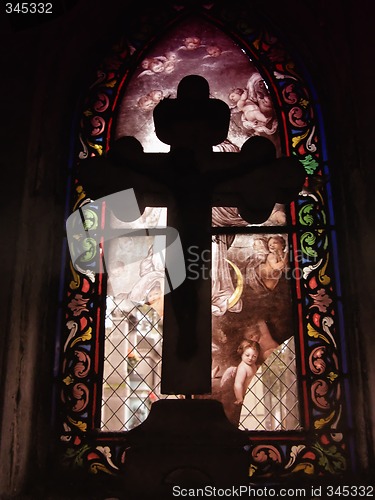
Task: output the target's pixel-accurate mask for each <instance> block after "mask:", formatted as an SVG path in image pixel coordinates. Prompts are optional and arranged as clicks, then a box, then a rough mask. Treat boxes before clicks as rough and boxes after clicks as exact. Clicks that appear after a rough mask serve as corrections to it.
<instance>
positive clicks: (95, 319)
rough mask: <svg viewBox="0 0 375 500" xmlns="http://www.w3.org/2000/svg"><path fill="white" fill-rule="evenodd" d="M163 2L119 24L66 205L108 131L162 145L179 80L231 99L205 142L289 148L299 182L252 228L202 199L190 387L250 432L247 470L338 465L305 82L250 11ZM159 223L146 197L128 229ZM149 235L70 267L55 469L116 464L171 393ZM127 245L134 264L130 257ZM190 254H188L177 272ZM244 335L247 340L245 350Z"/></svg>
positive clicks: (339, 430) (318, 143) (293, 471)
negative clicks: (202, 345) (207, 257)
mask: <svg viewBox="0 0 375 500" xmlns="http://www.w3.org/2000/svg"><path fill="white" fill-rule="evenodd" d="M161 10H162V12H161V14H162V15H160V16H159V17H158V18H157V19H156V20H155V19H154V20H153V22H152V23H151V21H150V18H148V17H147V13H146V14H145V15H144V16H143V21H142V22H143V23H146V24H147V22H150V26H149V27H150V36H149V37H147V40H146V39H145V37H144V33H143V32H142V31H141V29H140V25H137V23H136V22H135V23H133V24H132V26H131V27H128V28H126V27H125V28H124V30H125V31H126V34H125V35H124V37H123V38H121V39H119V41H118V43H117V44H116V45H115V46H113V47H112V52H111V53H110V54H109V56H108V58H107V59H105V61H104V62H103V65H102V67H101V68H99V70H98V72H97V74H96V76H95V78H93V82H92V85H91V86H90V89H89V90H88V93H87V99H86V101H85V103H84V106H83V109H82V114H81V116H80V130H79V138H78V140H77V148H76V157H75V159H74V162H73V163H74V169H75V170H74V172H73V173H74V190H75V196H74V197H73V201H72V202H71V208H72V210H74V209H76V208H77V207H81V208H82V209H83V210H84V207H85V205H87V203H88V201H89V198H88V196H89V193H85V192H84V191H83V188H82V186H81V185H80V182H79V164H80V162H83V161H85V159H86V158H89V157H95V156H98V157H99V156H102V155H104V154H105V152H106V151H107V150H108V148H109V146H110V144H111V141H113V140H115V139H117V138H119V137H122V136H124V135H130V136H134V137H136V138H137V139H138V140H139V141H140V142H141V143H142V145H143V147H144V150H145V152H146V153H147V152H163V151H164V152H165V151H167V150H168V147H167V146H166V145H164V144H163V143H161V142H160V141H159V140H158V139H157V137H156V135H155V133H154V128H153V121H152V111H153V109H154V108H155V106H156V105H157V104H158V103H159V102H160V101H161V100H162V99H167V98H174V97H175V96H176V89H177V85H178V82H179V81H180V80H181V79H182V78H183V77H184V76H185V75H188V74H200V75H202V76H204V77H205V78H206V79H207V81H208V82H209V84H210V92H211V97H215V98H218V99H221V100H223V101H224V102H226V103H227V104H228V106H229V107H230V109H231V121H230V128H229V133H228V137H227V139H226V140H225V141H224V142H223V143H221V144H219V145H218V146H216V151H221V152H223V153H224V152H237V151H239V150H240V148H241V147H242V145H243V144H244V142H245V140H246V139H248V138H249V137H252V136H263V137H266V138H268V139H269V140H270V141H271V142H272V144H273V146H274V148H275V150H276V152H277V155H278V156H282V155H287V156H291V155H295V156H296V157H297V158H298V159H299V160H300V162H301V163H302V164H303V166H304V167H305V171H306V183H305V185H304V186H303V188H302V190H301V193H300V196H299V197H298V200H296V202H294V203H291V204H290V205H288V206H284V205H276V206H275V207H274V209H273V211H272V213H271V214H270V217H269V219H268V220H267V221H265V222H264V223H262V224H249V223H247V222H246V221H244V219H243V218H242V217H241V214H240V213H239V211H238V209H237V208H235V207H232V206H225V205H224V206H215V207H214V208H213V212H212V252H211V253H212V268H211V269H209V271H210V272H211V274H212V325H213V328H212V339H213V344H212V382H213V383H212V394H211V395H207V396H200V397H214V398H217V399H219V400H220V401H222V402H223V405H224V408H225V411H226V413H227V416H228V418H229V419H230V420H231V421H233V422H234V423H235V424H236V425H238V426H239V428H240V429H242V430H244V431H245V432H248V433H249V437H251V443H250V441H249V453H250V455H251V461H252V465H251V469H250V476H251V477H252V479H254V480H257V479H259V480H260V479H262V478H264V477H266V476H267V475H268V473H269V471H270V470H271V471H275V472H278V473H281V474H282V475H284V476H292V477H293V476H296V477H297V476H301V475H309V476H311V475H313V476H318V475H325V476H332V475H333V476H337V475H340V474H342V473H343V472H344V471H346V470H348V469H349V468H350V467H353V460H352V457H351V456H350V453H351V450H352V448H351V446H350V438H349V433H348V429H349V427H350V413H349V407H348V405H347V402H348V398H349V394H348V389H347V379H346V376H347V367H346V358H345V342H344V336H343V335H344V330H343V320H342V304H341V290H340V283H339V273H338V268H337V255H336V254H337V244H336V236H335V234H336V233H335V226H334V223H335V221H334V216H333V208H332V201H331V191H330V184H329V181H328V163H327V153H326V149H325V143H324V130H323V124H322V118H321V112H320V108H319V104H318V101H317V98H316V96H315V94H314V89H313V87H312V85H311V83H310V82H309V80H308V76H306V75H307V74H306V72H305V70H304V69H303V67H302V66H301V65H297V64H296V62H295V61H294V60H293V59H292V57H291V55H290V54H289V52H288V51H287V49H286V48H285V46H284V45H283V43H282V41H281V39H280V38H279V37H278V36H276V35H275V34H274V33H271V32H269V31H268V29H267V28H266V27H265V26H264V27H260V24H259V23H256V24H255V23H254V21H253V19H252V18H251V16H250V13H249V14H248V15H247V14H246V12H245V11H244V10H241V11H238V12H237V11H236V9H232V8H231V9H230V10H229V8H228V10H227V9H226V8H223V7H219V6H215V4H212V5H210V6H209V7H208V6H205V7H202V8H198V7H197V8H195V9H193V10H192V11H191V10H190V9H189V8H186V9H182V10H175V9H173V8H172V7H170V8H167V7H165V8H163V9H161ZM244 12H245V14H246V15H245V14H244ZM147 20H148V21H147ZM158 23H160V25H158ZM136 26H138V28H137V27H136ZM153 30H154V34H151V32H152V31H153ZM161 32H162V33H163V34H162V36H160V33H161ZM269 182H270V188H271V186H272V184H271V183H272V179H270V180H269ZM90 210H91V211H92V212H93V214H94V215H92V219H93V220H94V221H95V224H97V227H100V226H101V225H103V224H114V225H115V226H116V224H117V225H120V226H121V221H120V222H119V221H118V220H117V221H116V220H115V219H114V218H113V217H112V219H111V215H110V214H108V213H106V212H105V207H102V206H99V204H98V206H97V207H95V204H94V207H93V205H92V204H90ZM167 220H168V214H167V210H166V208H165V207H148V208H147V209H146V211H145V213H144V214H143V215H142V220H139V221H136V222H135V224H136V225H137V224H138V225H139V224H141V225H142V224H143V227H155V225H157V224H162V225H164V226H165V224H166V223H167ZM138 227H139V226H138ZM81 236H82V235H81ZM79 237H80V236H79V235H77V238H78V239H79ZM87 244H88V245H89V242H87ZM153 245H154V242H153V241H152V239H150V237H144V238H143V239H142V238H138V239H133V240H132V239H131V238H130V239H129V238H128V239H126V240H125V239H123V240H122V239H121V238H119V239H118V240H116V241H115V242H113V243H111V248H110V252H109V255H110V258H109V260H108V262H107V263H106V274H104V273H101V274H94V273H93V272H92V271H90V259H93V260H94V259H98V257H99V255H100V252H99V251H95V250H93V251H92V252H91V253H90V252H89V251H88V252H87V254H86V260H87V262H86V263H85V266H84V267H82V269H81V272H80V271H79V270H78V271H77V269H74V268H73V266H72V264H70V265H69V275H68V278H67V295H66V297H67V300H66V309H65V311H64V312H65V319H64V325H63V326H64V331H63V332H62V334H61V346H62V349H61V364H60V369H59V372H58V374H57V376H58V377H60V383H61V387H62V390H61V393H60V399H61V405H60V406H61V412H60V414H61V422H60V423H61V437H60V439H61V442H62V443H63V455H64V462H66V463H73V462H74V463H77V460H76V459H77V457H79V458H80V459H79V461H78V463H79V465H80V466H83V467H86V468H88V469H90V467H91V468H93V469H95V470H98V469H100V470H101V471H102V472H105V473H111V474H117V473H118V469H119V466H120V464H121V461H122V460H123V457H124V446H125V444H124V439H125V440H126V437H125V438H124V435H123V434H121V439H118V440H116V435H117V434H116V433H120V432H123V431H126V430H129V429H132V428H133V427H135V426H136V425H138V424H139V423H140V422H142V421H143V420H144V419H145V418H146V417H147V414H148V412H149V410H150V406H151V404H152V403H153V401H155V400H157V399H158V398H160V397H166V396H165V395H162V394H160V375H161V371H160V370H161V363H162V359H161V343H162V339H163V326H162V325H163V301H162V293H161V288H162V283H163V276H164V274H163V273H164V270H163V268H162V266H160V265H159V264H158V262H157V260H156V259H155V258H154V255H153V251H152V249H153ZM134 253H135V254H136V255H137V256H138V258H137V259H136V262H135V261H134V260H132V262H130V263H129V262H127V261H126V257H127V255H129V254H134ZM196 262H197V261H196V260H195V256H194V254H193V253H192V254H191V260H190V261H188V262H187V272H188V273H189V272H190V273H194V272H195V271H196V269H195V267H194V266H195V264H196ZM200 265H201V264H200ZM103 271H104V269H103ZM200 271H202V270H201V269H200ZM244 341H246V342H248V343H249V342H250V344H246V345H242V346H241V343H243V342H244ZM251 342H253V344H251ZM254 342H255V344H254ZM256 346H257V347H256ZM245 351H246V352H252V353H253V355H254V359H256V361H255V362H254V363H255V364H254V366H253V368H252V371H251V376H250V375H249V373H248V374H247V376H246V377H245V379H244V378H243V380H242V389H241V390H242V399H243V401H242V402H241V404H234V397H235V396H236V394H235V393H234V392H233V391H234V386H235V384H236V379H237V374H238V373H239V372H240V369H239V364H240V361H241V356H242V355H243V354H244V352H245ZM255 351H256V352H255ZM254 352H255V354H254ZM244 380H245V381H244ZM168 397H179V395H175V396H168ZM98 429H100V432H99V433H97V430H98ZM284 431H288V432H284ZM109 432H110V434H109ZM118 435H120V434H118ZM109 436H110V437H109Z"/></svg>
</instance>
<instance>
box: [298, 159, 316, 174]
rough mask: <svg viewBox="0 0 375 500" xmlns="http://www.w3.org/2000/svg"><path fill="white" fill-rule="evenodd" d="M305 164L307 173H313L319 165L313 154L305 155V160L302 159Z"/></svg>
mask: <svg viewBox="0 0 375 500" xmlns="http://www.w3.org/2000/svg"><path fill="white" fill-rule="evenodd" d="M300 162H301V163H302V165H303V166H304V168H305V170H306V173H307V174H310V175H311V174H313V173H314V172H315V170H316V169H317V168H318V167H319V163H318V162H317V161H316V160H315V158H313V157H312V156H311V155H307V156H305V158H304V159H303V160H300Z"/></svg>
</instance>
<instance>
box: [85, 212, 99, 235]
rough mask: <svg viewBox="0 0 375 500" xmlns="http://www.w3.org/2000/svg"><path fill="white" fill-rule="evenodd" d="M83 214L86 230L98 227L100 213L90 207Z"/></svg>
mask: <svg viewBox="0 0 375 500" xmlns="http://www.w3.org/2000/svg"><path fill="white" fill-rule="evenodd" d="M83 216H84V219H85V222H84V223H83V227H84V229H85V231H92V230H93V229H96V228H97V227H98V215H97V214H96V213H95V212H94V211H93V210H90V209H89V208H86V209H84V210H83Z"/></svg>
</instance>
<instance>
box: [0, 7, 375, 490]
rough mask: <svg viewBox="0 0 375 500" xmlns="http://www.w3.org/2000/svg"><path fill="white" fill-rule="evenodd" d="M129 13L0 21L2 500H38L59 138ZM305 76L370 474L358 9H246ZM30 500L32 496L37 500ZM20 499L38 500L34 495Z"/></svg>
mask: <svg viewBox="0 0 375 500" xmlns="http://www.w3.org/2000/svg"><path fill="white" fill-rule="evenodd" d="M128 3H129V2H126V1H123V2H117V1H115V0H112V1H108V0H107V1H106V0H80V1H79V2H77V3H76V5H75V6H73V7H72V8H71V9H70V10H67V11H66V12H65V13H63V14H61V15H60V16H59V17H57V18H55V19H52V20H51V21H49V22H44V23H43V24H40V25H35V26H31V27H27V28H24V29H21V28H19V27H17V26H14V24H12V23H11V20H10V19H9V18H8V17H7V16H6V15H5V14H4V11H3V9H2V11H1V15H0V29H1V34H0V46H1V48H2V50H1V68H2V76H1V79H0V89H1V97H2V99H1V112H2V127H1V129H2V133H1V139H0V140H1V150H0V161H1V173H2V175H3V178H2V180H1V183H0V190H1V198H0V207H1V212H0V213H1V224H2V227H3V228H5V231H4V232H3V235H2V238H1V239H0V245H1V277H2V287H1V290H0V294H1V298H0V305H1V314H0V332H1V333H0V353H1V355H0V373H1V385H0V402H1V403H0V404H1V414H2V419H1V435H0V446H1V448H0V463H1V467H0V496H1V495H2V498H7V497H9V498H16V497H17V496H20V495H22V494H25V495H26V494H27V492H30V491H34V492H35V491H39V492H40V491H43V484H44V481H45V479H46V475H45V474H46V471H47V465H48V459H49V450H50V448H49V447H50V444H49V443H50V442H51V440H52V438H51V433H52V429H51V410H50V408H51V385H52V376H51V374H52V368H53V362H54V335H55V325H56V311H57V305H58V283H59V274H60V258H61V248H62V238H63V236H64V224H63V222H64V205H65V186H66V177H67V174H66V172H67V163H68V157H69V148H70V143H69V141H70V131H71V127H72V123H73V120H74V113H75V109H76V106H77V104H78V103H79V98H80V95H79V92H80V90H83V91H84V89H85V88H86V87H87V82H88V81H90V76H91V74H92V73H91V72H92V70H94V69H95V68H96V67H97V66H98V62H99V61H100V60H101V57H102V55H103V54H105V52H106V48H107V46H109V44H110V41H111V38H112V35H113V33H116V31H117V30H119V29H120V19H121V13H122V12H124V10H125V9H126V5H127V4H128ZM243 3H244V2H243ZM249 4H250V5H251V7H252V8H253V9H254V12H259V13H261V14H262V15H264V16H265V17H266V18H267V19H269V20H270V22H271V23H273V25H274V26H275V28H276V29H278V30H280V32H282V33H283V34H285V35H286V37H287V39H288V40H289V44H290V46H291V48H292V50H293V51H297V52H298V53H299V55H300V57H301V60H303V61H304V63H305V65H306V67H307V68H308V70H309V72H310V74H311V76H312V80H313V82H314V85H315V87H316V90H317V93H318V95H319V98H320V104H321V106H322V109H323V114H324V118H325V125H326V133H327V139H328V151H329V156H330V160H331V173H332V182H333V186H334V197H335V205H336V218H337V223H338V229H339V231H338V238H339V243H340V259H341V262H340V264H341V270H342V275H343V290H344V300H345V316H346V324H347V331H346V334H347V337H348V351H349V361H350V369H351V372H350V377H349V378H350V381H351V385H352V389H353V398H354V402H353V408H354V414H355V429H356V436H355V437H356V440H357V441H356V442H357V449H358V458H359V464H360V469H361V471H363V473H366V471H367V472H370V471H371V470H374V459H373V455H374V445H373V441H372V437H373V436H375V392H374V391H373V390H372V388H373V387H374V385H375V367H374V363H373V359H372V356H373V354H374V353H375V335H374V334H373V325H374V324H375V307H374V297H375V294H374V286H375V272H374V265H373V263H374V256H373V253H374V251H375V234H374V228H375V220H374V218H375V211H374V209H373V206H372V203H373V193H374V176H375V173H374V172H375V169H374V167H373V162H372V155H373V147H374V146H373V145H374V139H375V138H374V132H373V127H372V116H371V111H372V109H373V105H372V100H373V96H372V94H371V90H372V83H373V77H374V69H373V65H372V63H371V61H372V59H373V54H372V50H373V49H372V47H373V46H374V40H373V32H374V29H373V26H372V21H371V16H370V15H369V13H368V4H369V2H366V0H357V1H354V0H346V1H345V2H344V1H340V0H332V1H331V2H326V1H323V0H320V1H318V2H316V1H315V2H312V1H310V0H305V1H302V2H301V1H294V0H287V1H286V2H285V3H282V2H278V1H277V0H270V1H268V2H261V1H254V2H249ZM38 494H39V493H38ZM31 495H32V496H31V498H39V497H40V498H43V495H41V496H40V494H39V496H33V493H32V494H31Z"/></svg>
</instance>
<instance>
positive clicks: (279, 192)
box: [79, 75, 305, 394]
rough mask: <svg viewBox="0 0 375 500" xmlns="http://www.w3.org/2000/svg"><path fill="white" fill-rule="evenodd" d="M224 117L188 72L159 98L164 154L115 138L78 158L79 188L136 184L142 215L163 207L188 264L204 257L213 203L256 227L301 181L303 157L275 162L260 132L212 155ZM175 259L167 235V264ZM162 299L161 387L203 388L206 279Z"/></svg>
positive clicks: (91, 191) (207, 375) (103, 190)
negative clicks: (103, 149)
mask: <svg viewBox="0 0 375 500" xmlns="http://www.w3.org/2000/svg"><path fill="white" fill-rule="evenodd" d="M229 121H230V110H229V108H228V106H227V105H226V104H225V103H224V102H223V101H221V100H218V99H210V98H209V86H208V83H207V81H206V80H205V79H204V78H203V77H200V76H197V75H190V76H186V77H185V78H183V79H182V80H181V82H180V84H179V86H178V90H177V98H176V99H164V100H163V101H161V102H160V103H159V104H158V105H157V106H156V108H155V110H154V123H155V132H156V135H157V137H158V138H159V139H160V140H161V141H162V142H164V143H166V144H169V145H170V146H171V148H170V152H169V153H144V152H143V147H142V145H141V144H140V142H139V141H138V140H137V139H135V138H134V137H123V138H120V139H118V140H117V141H116V142H115V143H114V145H113V146H112V147H111V149H110V150H109V151H108V153H107V156H106V158H94V159H91V160H85V161H84V162H82V164H81V167H80V173H79V177H80V180H81V182H82V185H83V187H84V189H85V191H86V193H87V194H88V195H89V196H90V197H91V198H92V199H97V198H101V197H103V196H107V195H109V194H112V193H115V192H118V191H121V190H124V189H129V188H133V189H134V191H135V194H136V198H137V201H138V204H139V207H140V210H141V212H142V211H143V210H144V208H145V207H146V206H167V208H168V226H171V227H174V228H176V229H177V230H178V232H179V235H180V238H181V242H182V247H183V250H184V255H185V261H186V263H187V264H188V263H189V249H192V248H194V250H195V253H198V254H199V255H204V256H205V261H207V255H209V254H210V252H211V242H212V236H211V211H212V207H213V206H236V207H238V210H239V213H240V215H241V217H242V218H243V219H244V220H245V221H247V222H249V223H261V222H264V221H265V220H267V218H268V217H269V215H270V213H271V211H272V209H273V207H274V205H275V203H289V202H290V201H292V200H293V198H295V197H296V196H297V194H298V192H299V190H300V189H301V187H302V185H303V182H304V179H305V174H304V170H303V167H302V165H301V163H300V162H299V161H298V160H297V159H296V158H293V157H292V158H278V159H276V153H275V148H274V146H273V144H272V142H271V141H269V140H268V139H265V138H263V137H252V138H250V139H248V140H247V141H246V142H245V143H244V145H243V146H242V148H241V151H240V152H239V153H214V152H213V151H212V146H214V145H216V144H220V143H222V142H223V141H224V140H225V139H226V138H227V133H228V128H229ZM116 217H118V218H119V219H121V214H119V213H116ZM172 257H173V256H171V255H169V254H168V241H167V243H166V267H167V269H168V263H169V259H170V258H172ZM194 278H195V276H194ZM164 299H165V301H164V322H163V357H162V388H161V389H162V393H164V394H204V393H208V392H210V390H211V280H210V279H209V276H207V275H205V276H202V277H201V278H200V279H192V278H191V277H189V274H188V276H187V279H185V281H184V282H183V284H182V285H180V286H179V287H178V288H176V289H175V290H173V291H172V292H171V293H169V294H167V295H166V296H165V298H164Z"/></svg>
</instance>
